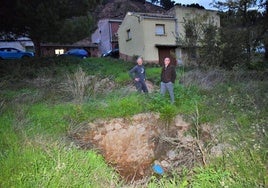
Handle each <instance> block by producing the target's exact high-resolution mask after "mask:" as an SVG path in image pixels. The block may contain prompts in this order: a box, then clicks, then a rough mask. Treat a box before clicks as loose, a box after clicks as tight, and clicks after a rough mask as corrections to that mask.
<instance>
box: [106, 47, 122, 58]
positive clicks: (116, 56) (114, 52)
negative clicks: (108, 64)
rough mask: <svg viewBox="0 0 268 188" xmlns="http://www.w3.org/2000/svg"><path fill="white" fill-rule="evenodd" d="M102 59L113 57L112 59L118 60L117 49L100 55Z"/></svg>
mask: <svg viewBox="0 0 268 188" xmlns="http://www.w3.org/2000/svg"><path fill="white" fill-rule="evenodd" d="M102 57H113V58H119V49H118V48H117V49H114V50H110V51H108V52H106V53H104V54H102Z"/></svg>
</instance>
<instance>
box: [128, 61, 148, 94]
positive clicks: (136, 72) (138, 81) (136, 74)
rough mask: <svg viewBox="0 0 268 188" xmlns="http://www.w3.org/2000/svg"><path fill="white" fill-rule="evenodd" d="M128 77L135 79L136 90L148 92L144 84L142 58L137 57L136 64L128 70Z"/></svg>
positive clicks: (144, 76) (144, 75)
mask: <svg viewBox="0 0 268 188" xmlns="http://www.w3.org/2000/svg"><path fill="white" fill-rule="evenodd" d="M129 75H130V77H131V78H132V79H133V80H134V81H135V86H136V89H137V90H138V92H142V91H143V92H144V93H148V88H147V86H146V84H145V79H146V74H145V68H144V66H143V59H142V58H141V57H139V58H138V59H137V65H136V66H135V67H133V68H132V69H131V70H130V71H129Z"/></svg>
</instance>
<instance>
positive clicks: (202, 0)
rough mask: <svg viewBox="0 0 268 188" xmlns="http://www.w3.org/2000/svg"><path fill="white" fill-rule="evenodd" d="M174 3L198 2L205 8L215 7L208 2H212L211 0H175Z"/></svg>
mask: <svg viewBox="0 0 268 188" xmlns="http://www.w3.org/2000/svg"><path fill="white" fill-rule="evenodd" d="M175 2H176V3H181V4H186V5H188V4H192V3H198V4H199V5H202V6H203V7H205V8H206V9H215V8H213V7H212V6H210V5H209V4H210V3H212V2H213V0H175Z"/></svg>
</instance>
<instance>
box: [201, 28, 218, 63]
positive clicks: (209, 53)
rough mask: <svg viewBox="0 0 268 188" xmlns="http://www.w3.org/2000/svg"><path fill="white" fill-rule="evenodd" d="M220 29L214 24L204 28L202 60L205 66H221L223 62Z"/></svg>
mask: <svg viewBox="0 0 268 188" xmlns="http://www.w3.org/2000/svg"><path fill="white" fill-rule="evenodd" d="M218 31H219V29H218V28H217V27H216V26H215V25H214V24H212V23H209V24H208V25H205V26H204V27H203V28H202V33H203V38H202V39H201V41H200V43H201V48H200V58H201V62H202V64H204V65H205V66H219V65H220V62H221V50H220V38H219V32H218Z"/></svg>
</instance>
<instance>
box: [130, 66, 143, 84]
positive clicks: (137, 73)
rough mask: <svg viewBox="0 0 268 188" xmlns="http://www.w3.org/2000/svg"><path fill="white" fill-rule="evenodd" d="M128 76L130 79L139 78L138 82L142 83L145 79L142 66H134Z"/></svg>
mask: <svg viewBox="0 0 268 188" xmlns="http://www.w3.org/2000/svg"><path fill="white" fill-rule="evenodd" d="M129 75H130V77H131V78H132V79H135V78H139V79H140V81H144V80H145V79H146V74H145V68H144V66H143V65H136V66H135V67H133V68H132V69H131V70H130V71H129Z"/></svg>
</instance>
